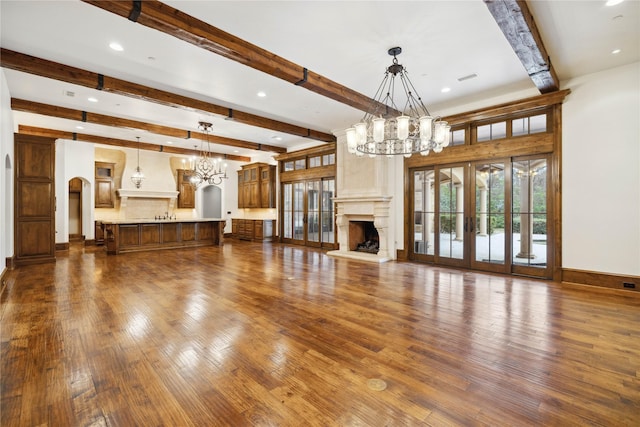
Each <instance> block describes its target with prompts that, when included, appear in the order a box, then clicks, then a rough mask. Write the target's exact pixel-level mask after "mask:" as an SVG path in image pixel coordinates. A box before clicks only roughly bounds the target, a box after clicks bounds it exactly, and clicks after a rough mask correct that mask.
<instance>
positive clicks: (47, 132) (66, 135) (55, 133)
mask: <svg viewBox="0 0 640 427" xmlns="http://www.w3.org/2000/svg"><path fill="white" fill-rule="evenodd" d="M18 133H21V134H25V135H34V136H44V137H47V138H56V139H67V140H70V141H84V142H92V143H95V144H103V145H111V146H116V147H126V148H134V149H135V148H138V142H137V141H128V140H125V139H118V138H108V137H104V136H97V135H89V134H84V133H76V132H66V131H61V130H55V129H46V128H39V127H34V126H25V125H19V126H18ZM140 149H141V150H146V151H155V152H160V153H169V154H182V155H187V156H198V155H200V151H199V150H189V149H186V148H180V147H169V146H166V145H159V144H152V143H149V142H141V143H140ZM210 154H211V156H212V157H220V158H222V159H226V160H234V161H237V162H250V161H251V157H246V156H237V155H235V154H224V153H210Z"/></svg>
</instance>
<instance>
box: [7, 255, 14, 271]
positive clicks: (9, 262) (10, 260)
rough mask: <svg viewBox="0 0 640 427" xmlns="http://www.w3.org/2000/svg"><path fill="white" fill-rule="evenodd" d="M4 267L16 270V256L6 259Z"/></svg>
mask: <svg viewBox="0 0 640 427" xmlns="http://www.w3.org/2000/svg"><path fill="white" fill-rule="evenodd" d="M4 265H5V266H6V267H7V268H8V269H9V270H15V268H16V257H15V256H10V257H6V258H5V260H4Z"/></svg>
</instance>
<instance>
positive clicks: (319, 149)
mask: <svg viewBox="0 0 640 427" xmlns="http://www.w3.org/2000/svg"><path fill="white" fill-rule="evenodd" d="M335 152H336V143H335V142H330V143H327V144H323V145H318V146H316V147H311V148H306V149H304V150H298V151H291V152H288V153H283V154H280V155H277V156H273V158H274V160H277V161H286V160H292V159H301V158H303V157H309V156H318V155H322V154H335Z"/></svg>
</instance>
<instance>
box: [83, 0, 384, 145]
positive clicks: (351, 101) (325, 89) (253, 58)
mask: <svg viewBox="0 0 640 427" xmlns="http://www.w3.org/2000/svg"><path fill="white" fill-rule="evenodd" d="M82 1H83V2H85V3H88V4H91V5H93V6H96V7H98V8H100V9H103V10H106V11H108V12H111V13H114V14H116V15H118V16H121V17H123V18H126V19H129V20H130V21H133V22H136V23H138V24H141V25H144V26H146V27H149V28H153V29H155V30H158V31H161V32H163V33H165V34H169V35H171V36H173V37H176V38H178V39H180V40H183V41H185V42H187V43H191V44H193V45H195V46H197V47H200V48H202V49H205V50H208V51H209V52H213V53H215V54H217V55H220V56H223V57H225V58H227V59H230V60H232V61H236V62H239V63H241V64H243V65H246V66H247V67H251V68H254V69H256V70H260V71H262V72H264V73H267V74H269V75H271V76H274V77H277V78H279V79H282V80H285V81H287V82H289V83H292V84H295V85H296V86H301V87H304V88H305V89H308V90H310V91H312V92H315V93H318V94H320V95H322V96H325V97H327V98H330V99H333V100H334V101H338V102H340V103H342V104H346V105H349V106H351V107H354V108H357V109H359V110H362V111H365V112H366V111H368V110H369V111H370V110H371V109H372V107H373V106H374V105H375V104H376V101H375V100H373V99H371V98H369V97H367V96H365V95H363V94H361V93H359V92H356V91H355V90H353V89H351V88H348V87H346V86H343V85H341V84H339V83H336V82H334V81H332V80H329V79H328V78H326V77H323V76H322V75H320V74H317V73H314V72H313V71H310V70H307V68H305V67H303V66H301V65H298V64H295V63H293V62H291V61H289V60H287V59H285V58H282V57H280V56H278V55H276V54H274V53H271V52H269V51H267V50H265V49H262V48H260V47H258V46H256V45H254V44H252V43H249V42H248V41H246V40H243V39H241V38H239V37H236V36H234V35H233V34H229V33H227V32H225V31H222V30H221V29H219V28H217V27H214V26H213V25H209V24H207V23H206V22H204V21H201V20H199V19H197V18H194V17H193V16H190V15H188V14H186V13H184V12H182V11H180V10H178V9H175V8H173V7H171V6H169V5H167V4H164V3H162V2H159V1H155V0H154V1H143V2H139V1H128V2H127V1H119V0H113V1H110V0H82ZM379 107H381V108H384V106H383V105H380V106H379ZM327 142H329V141H327Z"/></svg>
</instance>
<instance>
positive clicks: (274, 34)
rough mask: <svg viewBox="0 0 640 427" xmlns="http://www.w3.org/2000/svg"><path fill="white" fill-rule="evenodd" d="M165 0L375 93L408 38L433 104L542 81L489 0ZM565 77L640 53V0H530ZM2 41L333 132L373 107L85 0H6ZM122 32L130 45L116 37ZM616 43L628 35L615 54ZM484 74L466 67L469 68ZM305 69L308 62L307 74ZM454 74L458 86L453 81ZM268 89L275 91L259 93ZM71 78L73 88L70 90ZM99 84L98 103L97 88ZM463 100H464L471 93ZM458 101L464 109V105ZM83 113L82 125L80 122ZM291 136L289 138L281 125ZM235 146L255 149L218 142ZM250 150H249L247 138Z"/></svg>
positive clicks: (87, 127) (54, 92) (149, 115)
mask: <svg viewBox="0 0 640 427" xmlns="http://www.w3.org/2000/svg"><path fill="white" fill-rule="evenodd" d="M165 3H167V4H169V5H170V6H172V7H174V8H177V9H179V10H181V11H183V12H185V13H187V14H189V15H192V16H194V17H197V18H198V19H201V20H203V21H205V22H207V23H209V24H211V25H213V26H216V27H218V28H220V29H222V30H224V31H227V32H229V33H231V34H233V35H235V36H238V37H240V38H242V39H244V40H246V41H248V42H251V43H253V44H255V45H257V46H259V47H261V48H263V49H266V50H268V51H270V52H273V53H275V54H277V55H279V56H281V57H283V58H285V59H287V60H289V61H292V62H294V63H296V64H298V65H301V66H303V67H306V68H308V69H309V70H311V71H313V72H316V73H318V74H321V75H323V76H325V77H326V78H328V79H331V80H333V81H335V82H337V83H340V84H342V85H344V86H347V87H350V88H353V89H355V90H356V91H358V92H360V93H362V94H364V95H367V96H373V95H374V92H375V90H376V89H377V88H378V85H379V84H380V81H381V79H382V77H383V74H384V71H385V69H386V67H387V66H388V65H390V64H391V59H392V58H391V57H390V56H389V55H388V54H387V50H388V49H389V48H390V47H393V46H401V47H402V49H403V53H402V54H401V55H400V56H399V58H398V59H399V62H400V63H401V64H403V65H404V66H405V67H406V69H407V71H408V73H409V76H410V78H411V80H412V82H413V84H414V85H415V87H416V89H417V91H418V92H419V94H420V95H421V97H422V99H423V100H424V102H425V104H426V105H427V107H428V108H429V110H430V111H431V113H433V114H438V113H447V114H448V113H450V112H451V110H452V109H454V110H455V108H456V106H461V105H464V104H468V103H470V102H476V103H477V102H480V103H482V101H483V100H487V102H488V100H489V99H492V98H496V97H499V96H502V95H505V94H508V93H513V92H519V93H520V92H522V93H529V92H530V93H531V95H535V94H537V93H538V92H537V90H536V88H535V86H534V85H533V83H532V82H531V80H530V79H529V77H528V76H527V74H526V72H525V70H524V67H523V66H522V64H521V63H520V61H519V60H518V58H517V57H516V55H515V53H514V52H513V50H512V48H511V46H510V45H509V44H508V42H507V40H506V39H505V37H504V35H503V34H502V32H501V31H500V29H499V28H498V26H497V24H496V22H495V20H494V19H493V17H492V16H491V14H490V13H489V11H488V9H487V7H486V5H485V4H484V3H483V1H481V0H464V1H409V2H405V1H177V0H173V1H166V2H165ZM528 4H529V8H530V9H531V12H532V14H533V16H534V18H535V21H536V23H537V25H538V27H539V30H540V33H541V35H542V38H543V40H544V43H545V46H546V48H547V50H548V52H549V55H550V57H551V61H552V64H553V66H554V67H555V69H556V71H557V73H558V75H559V77H560V79H561V81H566V80H568V79H570V78H573V77H576V76H580V75H584V74H588V73H592V72H597V71H601V70H605V69H608V68H612V67H616V66H620V65H623V64H628V63H633V62H636V61H639V60H640V1H638V0H627V1H625V2H623V3H621V4H619V5H616V6H611V7H608V6H605V1H601V0H598V1H529V2H528ZM0 18H1V39H0V42H1V45H2V47H3V48H6V49H10V50H14V51H17V52H20V53H25V54H28V55H32V56H36V57H39V58H44V59H47V60H52V61H55V62H59V63H62V64H65V65H68V66H73V67H78V68H81V69H85V70H88V71H92V72H96V73H101V74H104V75H106V76H111V77H116V78H119V79H123V80H127V81H132V82H135V83H138V84H142V85H145V86H150V87H153V88H158V89H162V90H165V91H169V92H172V93H177V94H181V95H186V96H189V97H191V98H196V99H201V100H204V101H208V102H211V103H215V104H219V105H224V106H228V107H231V108H235V109H237V110H241V111H246V112H250V113H254V114H257V115H260V116H265V117H269V118H273V119H277V120H280V121H284V122H287V123H292V124H295V125H300V126H304V127H306V128H311V129H314V130H318V131H321V132H328V133H331V132H332V131H337V130H340V129H344V128H346V127H348V126H350V125H351V124H353V123H355V122H357V121H358V120H359V119H360V118H361V117H362V115H363V113H362V112H361V111H358V110H356V109H354V108H352V107H349V106H346V105H343V104H340V103H338V102H336V101H333V100H330V99H328V98H325V97H323V96H321V95H318V94H315V93H313V92H310V91H308V90H306V89H304V88H302V87H298V86H295V85H292V84H290V83H287V82H284V81H282V80H279V79H277V78H275V77H272V76H270V75H267V74H265V73H262V72H260V71H257V70H254V69H251V68H248V67H246V66H244V65H241V64H239V63H236V62H233V61H230V60H228V59H225V58H222V57H220V56H218V55H215V54H213V53H211V52H208V51H206V50H204V49H201V48H198V47H196V46H194V45H192V44H189V43H186V42H183V41H181V40H178V39H177V38H174V37H172V36H169V35H166V34H163V33H161V32H159V31H156V30H152V29H149V28H147V27H144V26H142V25H140V24H136V23H133V22H131V21H128V20H127V19H124V18H122V17H120V16H116V15H114V14H112V13H109V12H106V11H103V10H102V9H99V8H97V7H95V6H91V5H89V4H85V3H82V2H80V1H75V0H66V1H56V0H50V1H10V0H2V1H0ZM112 41H117V42H119V43H120V44H121V45H122V46H123V47H124V51H123V52H116V51H113V50H112V49H110V48H109V43H110V42H112ZM615 48H619V49H621V52H620V53H619V54H617V55H612V54H611V51H612V50H613V49H615ZM3 71H4V73H5V75H6V77H7V81H8V85H9V91H10V94H11V97H13V98H19V99H25V100H30V101H36V102H41V103H45V104H51V105H58V106H62V107H68V108H73V109H77V110H83V111H89V112H95V113H100V114H107V115H111V116H116V117H124V118H129V119H133V120H139V121H144V122H149V123H155V124H162V125H167V126H172V127H176V128H181V129H191V130H197V123H198V121H201V120H207V121H211V122H212V123H213V133H214V134H216V135H221V136H225V137H231V138H236V139H241V140H246V141H252V142H257V143H263V144H269V145H276V146H282V147H286V148H287V149H289V150H295V149H298V148H303V147H306V146H309V145H317V144H319V142H317V141H313V140H308V139H305V138H300V137H296V136H292V135H288V134H284V133H277V132H274V131H270V130H266V129H262V128H257V127H252V126H246V125H242V124H239V123H235V122H233V121H228V120H224V118H223V117H216V116H209V115H206V114H202V113H197V112H191V111H185V110H181V109H178V108H171V107H165V106H161V105H158V104H153V103H149V102H145V101H141V100H136V99H133V98H129V97H124V96H120V95H115V94H111V93H106V92H101V91H98V90H93V89H88V88H85V87H81V86H75V85H72V84H68V83H63V82H58V81H54V80H51V79H47V78H43V77H37V76H33V75H30V74H26V73H22V72H18V71H14V70H9V69H4V70H3ZM473 73H475V74H477V75H478V77H476V78H474V79H470V80H465V81H462V82H460V81H458V78H460V77H464V76H467V75H470V74H473ZM301 78H302V76H301ZM443 87H449V88H451V91H450V92H448V93H442V92H441V89H442V88H443ZM259 91H264V92H265V93H266V94H267V96H266V97H264V98H259V97H258V96H257V95H256V94H257V93H258V92H259ZM68 92H72V93H73V94H74V96H73V97H71V96H68V95H67V93H68ZM90 96H93V97H95V98H97V99H98V102H97V103H91V102H89V101H87V98H88V97H90ZM458 108H459V107H458ZM456 112H461V111H460V110H458V111H456ZM14 120H15V126H16V130H17V126H18V125H20V124H22V125H28V126H37V127H44V128H51V129H56V130H62V131H67V132H78V133H86V134H94V135H99V136H110V137H115V138H120V139H125V140H131V141H135V140H136V137H137V136H140V137H141V141H143V142H151V143H156V144H162V145H168V144H169V142H168V141H171V143H172V145H173V146H180V147H185V148H193V146H194V145H195V144H197V143H198V142H197V141H196V140H194V139H191V140H177V139H175V138H174V139H171V138H168V137H165V136H161V135H152V134H149V133H141V132H140V131H136V130H134V129H122V128H120V129H118V128H112V127H105V126H100V125H92V124H88V123H83V124H81V123H79V122H74V121H70V120H63V119H56V118H52V117H45V116H39V115H35V114H29V113H23V112H14ZM78 125H82V126H84V129H83V130H78V129H76V126H78ZM276 137H279V138H281V140H278V139H276ZM213 149H214V150H215V151H217V152H222V153H233V154H238V155H245V156H253V155H255V154H256V152H255V151H251V150H245V149H237V148H234V147H227V146H220V145H216V146H214V147H213ZM234 150H237V151H234Z"/></svg>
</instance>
